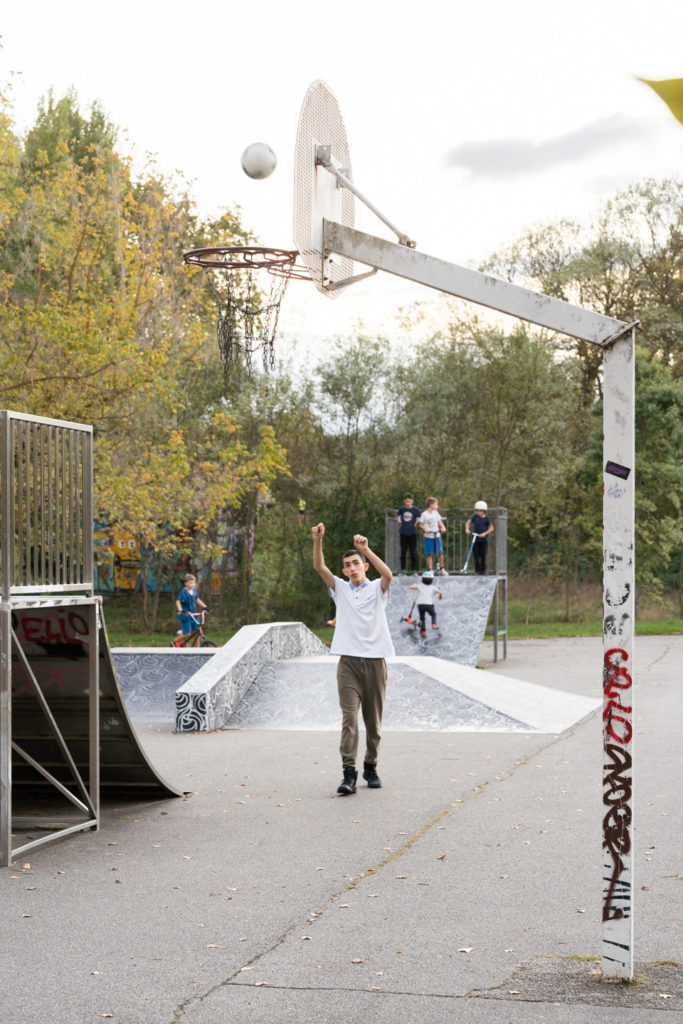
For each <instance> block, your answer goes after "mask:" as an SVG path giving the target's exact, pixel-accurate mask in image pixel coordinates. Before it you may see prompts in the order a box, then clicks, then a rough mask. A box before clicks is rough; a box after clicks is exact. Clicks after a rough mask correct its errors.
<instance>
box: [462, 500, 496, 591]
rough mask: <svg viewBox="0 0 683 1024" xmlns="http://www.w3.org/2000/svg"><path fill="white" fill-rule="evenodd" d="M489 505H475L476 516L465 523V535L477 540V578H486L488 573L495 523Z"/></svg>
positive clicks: (475, 559)
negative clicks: (487, 556)
mask: <svg viewBox="0 0 683 1024" xmlns="http://www.w3.org/2000/svg"><path fill="white" fill-rule="evenodd" d="M487 512H488V505H487V504H486V502H485V501H476V502H475V503H474V515H473V516H471V517H470V518H469V519H468V520H467V522H466V523H465V533H466V534H467V536H468V537H469V536H470V534H472V533H473V534H475V536H476V538H477V540H476V543H475V545H474V550H473V552H472V553H473V555H474V571H475V573H476V574H477V576H484V575H485V573H486V552H487V549H488V546H489V542H488V538H489V536H490V535H491V534H492V533H493V523H492V522H491V520H490V519H489V517H488V515H487Z"/></svg>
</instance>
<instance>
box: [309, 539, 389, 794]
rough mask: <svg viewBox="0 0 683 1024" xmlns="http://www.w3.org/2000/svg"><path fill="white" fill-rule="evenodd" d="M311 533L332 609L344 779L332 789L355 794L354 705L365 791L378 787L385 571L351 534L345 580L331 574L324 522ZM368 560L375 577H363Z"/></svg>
mask: <svg viewBox="0 0 683 1024" xmlns="http://www.w3.org/2000/svg"><path fill="white" fill-rule="evenodd" d="M311 533H312V535H313V568H314V569H315V571H316V572H317V573H318V575H319V576H320V578H321V579H322V581H323V582H324V583H325V584H326V586H327V588H328V590H329V592H330V595H331V597H332V599H333V601H334V603H335V606H336V609H337V616H336V624H335V628H334V636H333V638H332V645H331V647H330V653H331V654H338V655H339V664H338V665H337V690H338V692H339V705H340V707H341V711H342V731H341V742H340V744H339V753H340V754H341V759H342V769H343V772H344V778H343V779H342V781H341V783H340V784H339V786H338V788H337V793H339V794H340V796H348V795H349V794H351V793H355V792H356V783H357V780H358V772H357V770H356V757H357V754H358V709H359V708H360V709H361V711H362V713H363V722H364V723H365V737H366V750H365V759H364V764H363V778H364V779H365V780H366V782H367V784H368V786H369V788H370V789H380V788H381V785H382V783H381V781H380V778H379V775H378V774H377V759H378V756H379V744H380V740H381V738H382V711H383V709H384V696H385V693H386V685H387V666H386V660H385V659H386V658H389V657H391V656H392V655H393V654H394V645H393V643H392V641H391V636H390V634H389V624H388V623H387V616H386V605H387V595H388V593H389V585H390V583H391V580H392V578H393V577H392V573H391V569H390V568H389V566H388V565H385V564H384V562H383V561H382V559H381V558H380V557H379V556H378V555H376V554H375V553H374V551H371V550H370V548H369V546H368V540H367V537H363V536H362V535H361V534H359V533H357V534H356V535H355V537H354V538H353V543H354V549H353V550H352V551H346V552H345V553H344V555H343V556H342V572H343V574H344V576H346V579H347V581H348V582H345V581H344V580H342V579H341V578H340V577H339V576H335V575H334V573H333V572H331V570H330V569H328V567H327V565H326V564H325V557H324V555H323V536H324V535H325V526H324V525H323V523H318V525H317V526H314V527H313V529H312V530H311ZM369 564H372V565H373V566H374V568H375V569H376V570H377V572H378V573H379V579H377V580H369V579H368V578H367V576H366V572H367V570H368V566H369Z"/></svg>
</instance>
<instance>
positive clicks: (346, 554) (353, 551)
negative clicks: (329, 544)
mask: <svg viewBox="0 0 683 1024" xmlns="http://www.w3.org/2000/svg"><path fill="white" fill-rule="evenodd" d="M354 555H358V557H359V558H360V560H361V562H364V561H365V559H364V558H363V556H362V555H361V553H360V551H357V550H356V548H351V549H350V550H349V551H345V552H344V554H343V555H342V565H343V564H344V562H345V561H346V559H347V558H353V556H354Z"/></svg>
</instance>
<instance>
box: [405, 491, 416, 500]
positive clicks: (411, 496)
mask: <svg viewBox="0 0 683 1024" xmlns="http://www.w3.org/2000/svg"><path fill="white" fill-rule="evenodd" d="M406 498H412V499H413V500H415V495H414V494H411V493H410V491H406V493H405V494H404V495H403V500H404V501H405V500H406Z"/></svg>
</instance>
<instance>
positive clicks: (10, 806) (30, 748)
mask: <svg viewBox="0 0 683 1024" xmlns="http://www.w3.org/2000/svg"><path fill="white" fill-rule="evenodd" d="M0 438H1V443H2V457H1V460H0V461H1V469H0V473H1V477H0V479H1V486H2V503H1V507H0V538H1V543H2V552H1V555H0V572H1V574H2V592H1V593H2V599H1V601H0V637H1V639H0V865H1V866H4V867H5V866H7V865H8V864H10V863H11V861H12V859H13V858H14V857H17V856H20V855H22V856H23V855H25V854H26V853H28V852H29V851H30V850H32V849H34V848H35V847H37V846H41V845H43V844H44V843H47V842H50V841H51V840H55V839H60V838H63V837H65V836H67V835H70V834H72V833H74V832H80V831H84V830H87V829H97V828H98V827H99V822H100V798H101V793H102V791H103V790H104V791H105V792H106V793H108V794H109V793H111V794H114V793H115V794H117V795H124V796H125V795H130V796H134V797H136V798H139V797H141V796H142V797H148V796H152V797H168V796H180V795H181V793H180V790H178V789H175V788H174V787H173V786H171V785H169V784H168V783H167V782H165V781H164V780H163V779H162V778H161V777H160V776H159V775H158V773H157V772H156V771H155V770H154V768H153V767H152V765H151V764H150V762H149V761H148V759H147V757H146V755H145V753H144V751H143V750H142V748H141V746H140V744H139V742H138V739H137V736H136V734H135V730H134V728H133V726H132V723H131V722H130V719H129V718H128V715H127V713H126V709H125V707H124V704H123V701H122V698H121V693H120V690H119V687H118V684H117V681H116V675H115V672H114V667H113V663H112V659H111V654H110V651H109V644H108V641H107V634H106V629H105V625H104V619H103V616H102V609H101V605H100V599H99V598H97V597H96V596H95V593H94V587H93V526H92V524H93V481H92V465H93V461H92V460H93V436H92V427H90V426H87V425H85V424H82V423H68V422H65V421H61V420H51V419H46V418H44V417H40V416H26V415H23V414H19V413H14V412H9V411H2V412H0ZM15 838H19V840H20V841H19V842H18V844H17V845H14V839H15Z"/></svg>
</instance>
